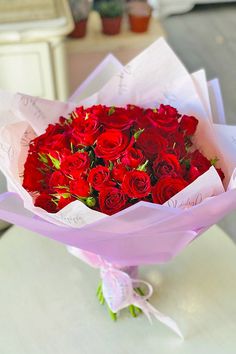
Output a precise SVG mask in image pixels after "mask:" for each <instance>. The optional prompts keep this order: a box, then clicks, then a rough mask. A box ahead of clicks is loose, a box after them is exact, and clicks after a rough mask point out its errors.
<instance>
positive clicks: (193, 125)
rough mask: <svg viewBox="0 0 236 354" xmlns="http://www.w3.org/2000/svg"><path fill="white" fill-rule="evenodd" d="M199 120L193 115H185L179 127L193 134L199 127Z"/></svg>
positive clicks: (186, 132) (186, 133)
mask: <svg viewBox="0 0 236 354" xmlns="http://www.w3.org/2000/svg"><path fill="white" fill-rule="evenodd" d="M197 125H198V120H197V119H196V118H195V117H193V116H187V115H184V116H183V117H182V118H181V121H180V124H179V127H180V129H181V130H182V131H183V132H184V134H185V135H193V134H194V133H195V131H196V129H197Z"/></svg>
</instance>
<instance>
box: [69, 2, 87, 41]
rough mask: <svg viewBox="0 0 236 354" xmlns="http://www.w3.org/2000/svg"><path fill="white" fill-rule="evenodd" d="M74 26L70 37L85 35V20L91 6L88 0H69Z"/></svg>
mask: <svg viewBox="0 0 236 354" xmlns="http://www.w3.org/2000/svg"><path fill="white" fill-rule="evenodd" d="M69 3H70V7H71V12H72V15H73V19H74V22H75V28H74V30H73V31H72V32H71V33H70V37H73V38H82V37H84V36H85V35H86V30H87V20H88V15H89V12H90V8H91V3H90V0H69Z"/></svg>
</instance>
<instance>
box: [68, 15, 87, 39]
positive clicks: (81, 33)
mask: <svg viewBox="0 0 236 354" xmlns="http://www.w3.org/2000/svg"><path fill="white" fill-rule="evenodd" d="M86 30H87V19H85V20H81V21H79V22H76V23H75V28H74V30H73V31H72V32H71V33H70V34H69V36H70V37H72V38H83V37H85V35H86Z"/></svg>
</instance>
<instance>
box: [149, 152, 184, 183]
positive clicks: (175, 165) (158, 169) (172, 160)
mask: <svg viewBox="0 0 236 354" xmlns="http://www.w3.org/2000/svg"><path fill="white" fill-rule="evenodd" d="M152 168H153V172H154V174H155V176H156V177H157V178H160V177H161V176H165V175H169V176H172V177H173V176H177V175H179V174H180V173H181V166H180V163H179V160H178V158H177V156H176V155H174V154H164V153H163V154H159V155H158V157H157V158H156V160H155V161H154V162H153V166H152Z"/></svg>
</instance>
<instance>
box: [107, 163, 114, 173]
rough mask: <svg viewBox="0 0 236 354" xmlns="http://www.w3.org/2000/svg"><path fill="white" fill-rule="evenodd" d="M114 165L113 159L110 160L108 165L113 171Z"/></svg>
mask: <svg viewBox="0 0 236 354" xmlns="http://www.w3.org/2000/svg"><path fill="white" fill-rule="evenodd" d="M113 167H114V163H113V162H112V161H109V166H108V168H109V170H110V171H112V169H113Z"/></svg>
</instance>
